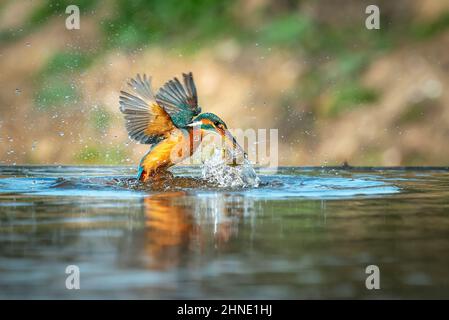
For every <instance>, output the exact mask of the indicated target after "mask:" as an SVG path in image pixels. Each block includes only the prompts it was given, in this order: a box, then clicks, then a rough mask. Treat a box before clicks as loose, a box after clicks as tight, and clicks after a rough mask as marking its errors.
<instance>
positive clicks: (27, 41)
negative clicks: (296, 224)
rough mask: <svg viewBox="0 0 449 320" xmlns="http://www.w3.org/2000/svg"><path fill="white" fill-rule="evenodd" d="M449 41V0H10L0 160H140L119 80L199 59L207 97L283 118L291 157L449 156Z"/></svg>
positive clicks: (237, 123) (413, 161) (285, 161)
mask: <svg viewBox="0 0 449 320" xmlns="http://www.w3.org/2000/svg"><path fill="white" fill-rule="evenodd" d="M70 4H76V5H78V6H79V7H80V9H81V29H80V30H67V29H66V28H65V19H66V17H67V16H68V15H67V14H65V8H66V7H67V6H68V5H70ZM369 4H377V5H378V6H379V8H380V11H381V18H380V27H381V29H380V30H367V29H366V28H365V19H366V17H367V14H365V8H366V6H367V5H369ZM448 53H449V1H444V0H441V1H439V0H427V1H421V0H399V1H355V0H354V1H351V0H342V1H330V0H327V1H294V0H282V1H268V0H249V1H243V0H234V1H206V0H197V1H172V0H166V1H151V0H149V1H144V0H133V1H125V0H109V1H88V0H83V1H44V0H34V1H28V0H19V1H2V2H1V3H0V84H1V86H0V164H27V163H30V164H55V163H61V164H86V163H87V164H130V165H131V164H135V163H136V162H137V161H138V160H139V159H140V157H141V155H142V153H143V152H145V151H146V150H147V149H148V147H147V146H141V145H137V144H135V143H133V142H131V141H129V140H128V138H127V135H126V132H125V129H124V125H123V121H122V118H121V115H120V113H119V111H118V95H119V90H121V89H123V88H124V85H125V82H126V79H127V78H129V77H131V76H134V75H135V74H136V73H144V72H145V73H147V74H150V75H152V76H153V84H154V85H156V86H160V85H162V84H163V83H164V82H165V81H166V80H168V79H169V78H171V77H173V76H175V75H179V74H180V73H181V72H185V71H192V72H193V73H194V76H195V79H196V82H197V87H198V90H199V98H200V105H201V106H202V107H203V111H209V112H214V113H217V114H218V115H220V116H221V117H222V118H223V119H224V120H225V121H226V122H227V123H228V126H229V127H231V128H243V129H246V128H254V129H258V128H266V129H269V128H277V129H279V147H280V149H279V160H280V164H281V165H326V164H328V165H331V164H341V163H343V162H344V161H347V162H348V163H349V164H351V165H448V163H449V148H448V141H449V93H448V90H447V89H448V88H449V54H448Z"/></svg>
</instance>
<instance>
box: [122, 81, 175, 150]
mask: <svg viewBox="0 0 449 320" xmlns="http://www.w3.org/2000/svg"><path fill="white" fill-rule="evenodd" d="M128 86H129V87H130V88H131V89H132V91H133V93H128V92H125V91H120V93H121V95H120V111H121V112H122V113H123V114H124V116H125V120H126V130H127V131H128V135H129V137H130V138H131V139H134V140H136V141H138V142H140V143H145V144H153V143H157V142H159V141H160V140H162V139H163V138H164V136H166V135H167V134H168V132H169V131H170V130H172V129H173V128H174V124H173V122H172V120H171V118H170V116H169V115H168V114H167V112H165V110H164V109H163V108H162V107H161V106H160V105H158V104H157V102H156V100H155V98H154V95H153V91H152V89H151V77H147V76H146V75H145V74H144V75H143V77H141V76H140V74H138V75H137V76H136V78H135V79H131V80H130V82H128Z"/></svg>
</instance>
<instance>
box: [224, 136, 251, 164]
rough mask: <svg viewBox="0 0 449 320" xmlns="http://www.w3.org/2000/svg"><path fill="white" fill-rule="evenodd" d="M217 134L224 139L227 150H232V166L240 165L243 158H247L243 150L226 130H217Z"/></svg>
mask: <svg viewBox="0 0 449 320" xmlns="http://www.w3.org/2000/svg"><path fill="white" fill-rule="evenodd" d="M219 133H220V135H221V136H222V137H223V138H224V140H225V143H226V144H227V146H228V148H232V164H241V163H242V160H243V158H245V159H246V158H247V155H246V153H245V150H243V148H242V147H241V146H240V145H239V144H238V142H237V140H236V139H235V137H234V136H233V135H232V134H231V132H230V131H229V130H228V129H224V130H219ZM241 157H243V158H241Z"/></svg>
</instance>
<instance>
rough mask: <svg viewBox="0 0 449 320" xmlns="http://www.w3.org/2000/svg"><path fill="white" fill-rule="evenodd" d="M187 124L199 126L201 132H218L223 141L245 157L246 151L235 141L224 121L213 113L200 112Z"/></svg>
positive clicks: (194, 126)
mask: <svg viewBox="0 0 449 320" xmlns="http://www.w3.org/2000/svg"><path fill="white" fill-rule="evenodd" d="M188 126H190V127H193V128H199V129H200V130H201V131H202V133H209V132H211V133H216V134H219V135H220V136H221V137H222V138H223V139H224V141H225V143H226V144H227V145H228V146H229V147H232V148H233V150H236V151H239V152H241V153H242V154H243V155H244V156H245V157H246V153H245V152H244V150H243V149H242V147H240V145H239V144H238V143H237V140H236V139H235V138H234V136H233V135H232V134H231V133H230V132H229V130H228V126H227V125H226V123H225V122H224V121H223V120H221V119H220V117H218V116H217V115H215V114H213V113H202V114H200V115H198V116H197V117H196V118H195V119H193V121H192V123H190V124H189V125H188Z"/></svg>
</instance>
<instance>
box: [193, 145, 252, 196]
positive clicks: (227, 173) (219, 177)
mask: <svg viewBox="0 0 449 320" xmlns="http://www.w3.org/2000/svg"><path fill="white" fill-rule="evenodd" d="M232 156H233V154H232V153H231V152H227V153H226V155H225V157H223V154H222V150H220V149H215V150H213V154H212V156H211V157H209V158H208V159H206V160H205V161H204V163H203V166H202V168H201V176H202V178H203V179H204V180H206V181H208V182H210V183H213V184H215V185H217V186H220V187H231V188H237V187H243V188H245V187H258V186H259V184H260V179H259V177H258V176H257V174H256V172H255V171H254V168H253V166H252V165H251V162H250V161H249V160H248V159H247V158H246V157H241V161H239V163H240V162H241V163H240V164H238V165H229V163H232V161H230V159H231V158H232Z"/></svg>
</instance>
